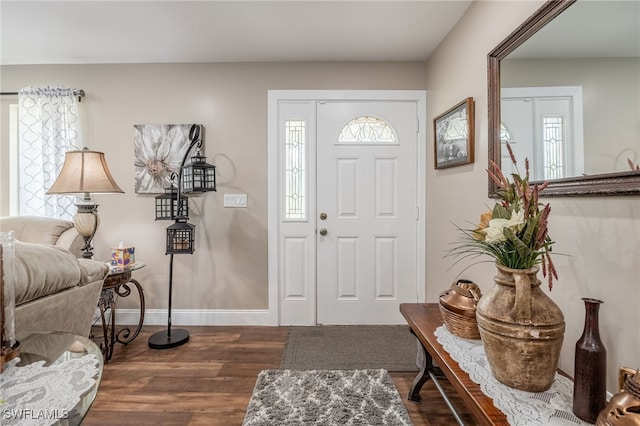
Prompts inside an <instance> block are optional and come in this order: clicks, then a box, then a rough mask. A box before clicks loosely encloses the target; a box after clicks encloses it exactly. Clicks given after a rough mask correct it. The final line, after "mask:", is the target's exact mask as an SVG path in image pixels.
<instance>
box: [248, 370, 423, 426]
mask: <svg viewBox="0 0 640 426" xmlns="http://www.w3.org/2000/svg"><path fill="white" fill-rule="evenodd" d="M242 424H243V425H244V426H258V425H259V426H275V425H278V426H285V425H322V426H333V425H367V426H376V425H394V426H396V425H397V426H400V425H411V424H412V423H411V420H410V418H409V414H408V413H407V409H406V408H405V406H404V405H403V403H402V400H401V399H400V395H399V394H398V390H397V389H396V386H395V384H394V383H393V380H392V379H391V376H389V373H388V372H386V371H385V370H333V371H330V370H313V371H292V370H263V371H261V372H260V374H259V375H258V380H257V381H256V385H255V388H254V389H253V395H251V400H250V401H249V406H248V407H247V412H246V414H245V417H244V421H243V423H242Z"/></svg>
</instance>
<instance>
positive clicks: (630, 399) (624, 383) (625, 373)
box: [596, 367, 640, 426]
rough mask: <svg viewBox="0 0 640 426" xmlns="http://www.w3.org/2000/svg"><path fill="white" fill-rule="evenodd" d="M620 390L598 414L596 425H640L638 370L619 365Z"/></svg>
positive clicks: (639, 378) (639, 380) (639, 382)
mask: <svg viewBox="0 0 640 426" xmlns="http://www.w3.org/2000/svg"><path fill="white" fill-rule="evenodd" d="M618 374H619V382H620V386H619V387H620V392H619V393H617V394H615V395H614V396H613V398H611V401H609V403H608V404H607V406H606V407H605V409H604V410H602V411H601V412H600V414H599V415H598V419H597V420H596V426H640V370H635V371H634V370H632V369H630V368H628V367H620V370H619V373H618Z"/></svg>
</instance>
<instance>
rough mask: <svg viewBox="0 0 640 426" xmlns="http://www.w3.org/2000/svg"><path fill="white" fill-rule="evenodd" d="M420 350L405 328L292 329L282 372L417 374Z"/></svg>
mask: <svg viewBox="0 0 640 426" xmlns="http://www.w3.org/2000/svg"><path fill="white" fill-rule="evenodd" d="M417 349H418V346H417V340H416V338H415V336H413V334H411V333H410V332H409V327H407V326H403V325H335V326H333V325H322V326H312V327H291V328H290V330H289V336H288V337H287V342H286V345H285V350H284V354H283V356H282V362H281V365H280V368H282V369H290V370H364V369H380V368H382V369H385V370H387V371H418V367H416V355H417Z"/></svg>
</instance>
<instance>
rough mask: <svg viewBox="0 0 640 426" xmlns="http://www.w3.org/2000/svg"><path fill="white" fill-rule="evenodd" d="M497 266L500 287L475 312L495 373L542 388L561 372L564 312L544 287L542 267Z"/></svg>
mask: <svg viewBox="0 0 640 426" xmlns="http://www.w3.org/2000/svg"><path fill="white" fill-rule="evenodd" d="M496 267H497V269H498V274H497V275H496V276H495V278H494V282H495V285H494V286H493V287H492V288H490V289H489V291H488V292H487V293H486V294H485V295H483V296H482V298H481V299H480V301H479V302H478V307H477V311H476V316H477V319H478V326H479V329H480V335H481V336H482V342H483V345H484V349H485V352H486V354H487V360H488V361H489V366H490V368H491V373H492V374H493V376H494V377H495V378H496V379H497V380H498V381H499V382H500V383H502V384H504V385H507V386H509V387H512V388H515V389H519V390H523V391H528V392H542V391H544V390H547V389H549V388H550V387H551V384H552V383H553V380H554V378H555V375H556V370H557V368H558V358H559V357H560V348H561V347H562V340H563V338H564V329H565V324H564V315H563V314H562V311H561V310H560V308H559V307H558V306H557V305H556V304H555V303H554V302H553V300H551V299H550V298H549V297H548V296H547V295H546V294H545V293H544V292H543V291H542V289H541V288H540V280H539V279H537V273H538V268H537V267H533V268H530V269H511V268H506V267H504V266H502V265H499V264H496Z"/></svg>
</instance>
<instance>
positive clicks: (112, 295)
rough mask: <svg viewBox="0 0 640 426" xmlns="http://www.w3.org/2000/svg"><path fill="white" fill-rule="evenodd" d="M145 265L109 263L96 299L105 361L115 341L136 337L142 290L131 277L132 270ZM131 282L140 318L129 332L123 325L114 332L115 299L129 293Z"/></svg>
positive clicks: (141, 318)
mask: <svg viewBox="0 0 640 426" xmlns="http://www.w3.org/2000/svg"><path fill="white" fill-rule="evenodd" d="M145 266H146V264H145V263H144V262H139V261H137V262H135V263H132V264H130V265H126V266H111V265H109V274H108V275H107V277H106V278H105V280H104V283H103V285H102V293H101V294H100V300H99V301H98V307H99V308H100V317H101V320H102V337H103V339H104V342H103V343H100V349H101V350H102V353H103V354H104V359H105V362H108V361H109V360H110V359H111V356H112V355H113V347H114V345H115V344H116V342H117V343H121V344H123V345H126V344H127V343H130V342H131V341H133V339H135V338H136V337H138V334H139V333H140V330H141V329H142V323H143V322H144V292H143V291H142V286H141V285H140V283H139V282H138V281H137V280H136V279H134V278H132V273H133V271H137V270H138V269H142V268H144V267H145ZM131 284H133V286H135V289H136V290H137V291H138V296H139V298H140V319H139V320H138V326H137V327H136V329H135V330H134V331H133V333H132V332H131V329H130V328H129V327H123V328H121V329H119V330H118V331H117V332H116V311H115V306H116V299H117V297H118V296H120V297H127V296H129V295H130V294H131Z"/></svg>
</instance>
